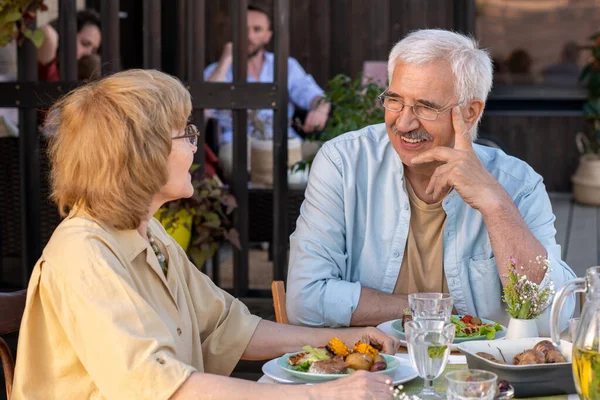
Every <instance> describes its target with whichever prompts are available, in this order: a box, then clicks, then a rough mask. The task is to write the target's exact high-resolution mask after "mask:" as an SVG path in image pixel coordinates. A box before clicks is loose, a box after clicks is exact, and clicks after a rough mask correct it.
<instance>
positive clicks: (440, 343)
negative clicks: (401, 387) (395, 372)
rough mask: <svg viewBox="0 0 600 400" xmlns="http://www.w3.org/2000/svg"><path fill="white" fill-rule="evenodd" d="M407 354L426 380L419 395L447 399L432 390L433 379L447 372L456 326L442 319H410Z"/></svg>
mask: <svg viewBox="0 0 600 400" xmlns="http://www.w3.org/2000/svg"><path fill="white" fill-rule="evenodd" d="M404 332H405V334H406V345H407V347H408V354H409V355H410V360H411V362H412V364H413V365H414V367H415V368H416V369H417V373H418V374H419V376H420V377H421V378H423V380H424V381H425V383H424V385H423V390H422V391H421V392H420V393H419V394H417V396H418V397H419V398H421V399H424V400H426V399H444V398H445V397H444V396H443V394H440V393H437V392H436V391H435V390H434V389H433V380H434V379H436V378H437V377H438V376H440V375H441V373H442V372H443V371H444V368H445V367H446V363H447V362H448V355H449V354H450V345H451V344H452V341H453V340H454V334H455V332H456V327H455V326H454V324H452V323H451V322H446V321H440V320H421V321H407V322H406V323H405V325H404Z"/></svg>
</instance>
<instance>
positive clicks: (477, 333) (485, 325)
mask: <svg viewBox="0 0 600 400" xmlns="http://www.w3.org/2000/svg"><path fill="white" fill-rule="evenodd" d="M450 322H452V323H453V324H454V326H455V327H456V334H455V336H454V341H453V344H458V343H462V342H467V341H470V340H494V339H502V338H503V337H504V336H506V328H505V327H504V326H502V325H500V324H499V323H498V322H495V321H492V320H489V319H485V318H479V317H473V316H472V315H452V316H450ZM392 329H393V330H394V332H396V334H397V335H398V336H399V338H400V340H402V341H404V342H406V335H405V334H404V325H403V323H402V319H398V320H396V321H394V322H393V323H392Z"/></svg>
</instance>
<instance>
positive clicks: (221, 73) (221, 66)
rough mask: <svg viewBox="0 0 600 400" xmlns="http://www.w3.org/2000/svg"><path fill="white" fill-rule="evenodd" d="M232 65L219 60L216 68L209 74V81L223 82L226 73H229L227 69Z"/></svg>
mask: <svg viewBox="0 0 600 400" xmlns="http://www.w3.org/2000/svg"><path fill="white" fill-rule="evenodd" d="M230 66H231V64H230V63H226V62H222V61H219V63H218V64H217V67H216V68H215V70H214V71H213V72H212V74H210V75H209V76H208V79H206V81H207V82H223V81H224V80H225V75H227V71H228V70H229V67H230Z"/></svg>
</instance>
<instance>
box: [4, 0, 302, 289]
mask: <svg viewBox="0 0 600 400" xmlns="http://www.w3.org/2000/svg"><path fill="white" fill-rule="evenodd" d="M99 4H101V7H100V16H101V22H102V74H103V75H108V74H111V73H114V72H117V71H118V70H119V68H120V67H119V65H120V61H119V58H120V46H119V40H120V35H119V24H120V21H119V0H104V1H102V2H99ZM176 4H177V19H178V21H177V28H173V29H181V30H182V32H181V33H182V35H183V37H184V40H183V43H181V44H179V45H178V60H179V62H178V66H179V67H178V75H179V78H180V79H181V80H182V81H183V82H184V84H185V86H186V88H187V89H188V90H189V91H190V93H191V95H192V99H193V100H192V103H193V109H194V116H195V120H196V121H197V122H198V124H199V125H200V126H203V109H204V108H227V109H232V113H233V127H234V129H233V131H234V134H233V149H234V150H233V155H234V164H233V181H232V184H231V190H232V193H233V195H234V196H235V197H236V198H237V201H238V209H237V212H236V215H235V223H236V227H237V229H238V231H239V232H240V242H241V245H242V249H241V250H239V251H238V250H234V288H233V294H234V295H235V296H238V297H239V296H245V295H248V293H249V289H248V270H249V265H248V247H249V246H248V244H249V243H248V238H249V235H248V230H249V229H250V227H249V226H248V213H249V211H250V210H249V209H248V174H247V146H248V142H247V124H246V122H247V109H254V108H256V109H261V108H264V109H273V110H274V112H275V125H274V138H273V139H274V151H273V163H274V177H273V182H274V185H273V205H274V207H273V221H274V223H273V240H274V243H273V246H274V252H273V262H274V271H273V276H274V279H276V280H282V279H285V274H286V270H287V244H288V230H287V221H286V212H285V209H286V208H285V207H286V200H287V124H288V121H287V104H288V86H287V73H288V71H287V60H288V55H289V30H288V26H289V24H288V21H289V8H290V6H289V0H275V1H274V13H273V14H274V18H273V29H274V34H275V35H274V47H275V77H274V82H273V83H248V82H247V80H246V78H247V27H246V12H247V0H231V9H232V16H231V17H232V21H233V43H234V57H233V82H231V83H208V82H204V81H203V71H204V67H205V60H204V54H205V47H206V37H205V25H204V23H203V21H205V0H177V3H176ZM143 7H144V9H143V11H142V10H141V11H142V12H143V48H144V57H143V65H144V68H154V69H160V68H161V17H160V13H161V2H160V0H145V1H144V2H143ZM75 16H76V7H75V0H60V1H59V27H60V31H61V45H60V47H59V60H60V79H61V80H60V81H59V82H38V81H37V50H36V48H35V46H34V45H33V44H32V43H31V42H30V41H25V42H24V43H23V45H22V46H20V47H19V49H18V70H19V72H18V80H17V81H14V82H5V83H0V107H18V108H19V132H20V133H19V135H20V138H19V153H20V165H21V198H22V199H24V202H23V204H22V207H21V224H22V228H23V229H22V251H21V268H22V285H23V287H25V286H26V285H27V282H28V280H29V276H30V273H31V270H32V268H33V266H34V265H35V262H36V261H37V259H38V258H39V257H40V255H41V249H42V243H41V239H40V230H39V226H40V186H41V177H40V157H39V132H38V128H37V109H39V108H47V107H49V106H50V105H51V104H52V103H53V102H54V101H55V100H56V99H57V98H58V97H60V96H61V95H64V94H65V93H67V92H68V91H69V90H72V89H73V88H75V87H77V86H78V85H79V84H80V83H79V82H77V81H76V79H77V60H76V55H77V54H76V42H75V38H76V25H75V20H76V19H75ZM164 28H165V27H163V29H164ZM169 29H170V27H169ZM280 83H281V84H280ZM196 162H198V163H200V164H201V165H203V164H204V137H203V138H202V142H201V143H200V144H199V146H198V152H197V158H196ZM0 243H1V242H0ZM1 267H2V266H1V265H0V268H1Z"/></svg>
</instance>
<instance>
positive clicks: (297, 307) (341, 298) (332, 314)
mask: <svg viewBox="0 0 600 400" xmlns="http://www.w3.org/2000/svg"><path fill="white" fill-rule="evenodd" d="M336 157H338V158H336ZM338 165H340V164H339V156H338V155H337V153H336V152H335V149H334V148H333V147H332V146H328V144H325V145H324V146H323V147H322V148H321V150H320V151H319V153H318V154H317V156H316V157H315V159H314V161H313V164H312V167H311V173H310V179H309V181H308V186H307V188H306V193H305V200H304V202H303V203H302V206H301V208H300V217H299V218H298V221H297V224H296V231H295V232H294V233H293V234H292V235H291V237H290V268H289V274H288V281H287V287H288V296H287V303H286V306H287V312H288V317H289V319H290V322H291V323H292V324H303V325H310V326H331V327H337V326H349V325H350V319H351V317H352V313H353V312H354V310H355V309H356V307H357V306H358V301H359V298H360V290H361V285H360V283H359V282H349V280H350V279H349V277H347V276H345V275H346V274H347V272H346V271H347V268H346V261H347V253H346V245H345V235H346V232H345V230H346V223H345V215H344V194H343V178H342V173H341V169H340V167H339V166H338Z"/></svg>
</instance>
